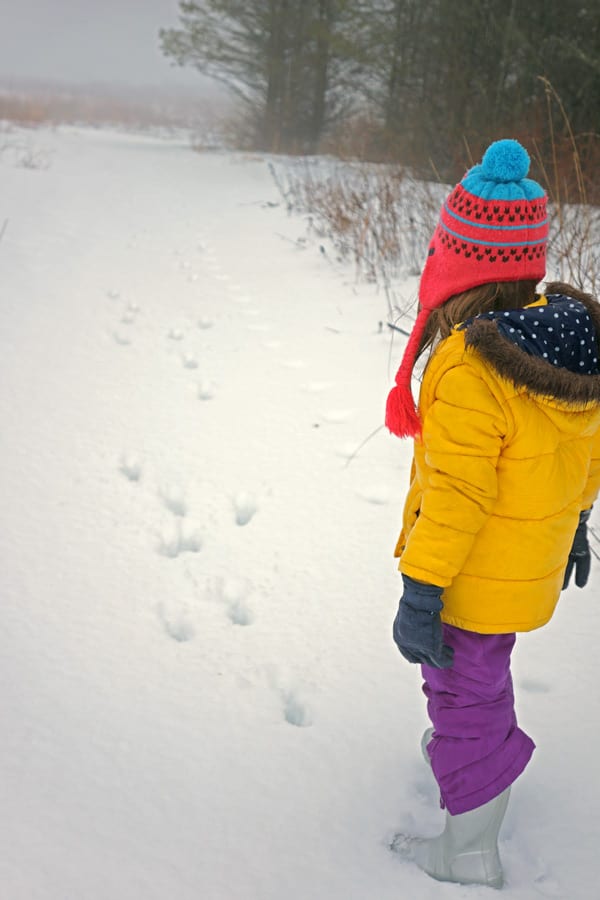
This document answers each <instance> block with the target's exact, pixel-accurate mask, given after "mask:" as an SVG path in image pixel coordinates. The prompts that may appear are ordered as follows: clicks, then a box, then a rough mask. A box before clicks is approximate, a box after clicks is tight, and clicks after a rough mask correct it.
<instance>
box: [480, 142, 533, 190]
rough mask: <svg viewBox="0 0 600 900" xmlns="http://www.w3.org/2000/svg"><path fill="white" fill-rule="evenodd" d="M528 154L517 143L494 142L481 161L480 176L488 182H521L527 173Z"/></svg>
mask: <svg viewBox="0 0 600 900" xmlns="http://www.w3.org/2000/svg"><path fill="white" fill-rule="evenodd" d="M529 163H530V160H529V154H528V152H527V150H526V149H525V148H524V147H522V146H521V144H519V142H518V141H513V140H509V139H507V140H502V141H495V142H494V143H493V144H490V146H489V147H488V148H487V150H486V151H485V153H484V154H483V159H482V160H481V174H482V175H483V176H484V177H485V178H487V179H489V180H490V181H497V182H503V183H508V182H509V181H521V180H522V179H523V178H526V177H527V173H528V172H529Z"/></svg>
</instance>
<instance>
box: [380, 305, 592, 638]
mask: <svg viewBox="0 0 600 900" xmlns="http://www.w3.org/2000/svg"><path fill="white" fill-rule="evenodd" d="M546 303H547V301H546V299H545V298H541V299H540V300H539V305H546ZM536 305H537V304H536ZM585 305H586V306H588V304H585ZM593 306H594V308H593V309H592V308H591V306H590V308H589V310H588V311H589V314H590V316H591V317H592V320H593V322H594V324H595V326H596V333H597V335H600V314H599V313H598V309H600V307H599V306H598V304H596V303H594V304H593ZM528 309H531V307H528ZM518 312H522V311H518ZM565 315H566V313H565ZM521 318H523V316H521ZM588 324H589V320H588ZM550 330H552V329H550ZM571 334H573V332H571ZM533 337H534V338H535V337H536V335H535V334H534V335H533ZM557 349H558V348H557ZM555 362H556V361H555ZM419 410H420V415H421V420H422V423H423V432H422V440H417V441H416V442H415V450H414V461H413V466H412V473H411V483H410V489H409V492H408V496H407V499H406V503H405V508H404V516H403V528H402V532H401V535H400V538H399V540H398V544H397V546H396V556H399V557H400V563H399V568H400V570H401V571H402V572H403V573H405V574H406V575H409V576H410V577H411V578H415V579H417V580H418V581H424V582H428V583H430V584H435V585H439V586H440V587H443V588H444V593H443V596H442V600H443V603H444V610H443V613H442V618H443V620H444V621H445V622H447V623H449V624H451V625H456V626H458V627H460V628H464V629H466V630H468V631H477V632H480V633H484V634H492V633H498V634H500V633H507V632H512V631H530V630H532V629H534V628H538V627H540V626H541V625H544V624H545V623H546V622H547V621H548V620H549V619H550V617H551V616H552V613H553V611H554V608H555V606H556V603H557V600H558V598H559V595H560V591H561V588H562V584H563V576H564V571H565V567H566V563H567V558H568V554H569V550H570V549H571V545H572V540H573V536H574V532H575V529H576V527H577V524H578V519H579V513H580V511H581V510H583V509H587V508H589V507H590V506H591V505H592V503H593V502H594V500H595V498H596V495H597V493H598V489H599V487H600V376H598V375H593V374H591V375H579V374H574V373H573V372H572V371H567V370H566V369H563V368H560V367H557V366H552V365H550V363H549V362H546V361H545V360H542V359H539V358H536V357H534V356H531V355H528V354H527V353H525V352H524V351H523V350H522V349H520V347H518V346H516V345H514V344H512V343H510V342H509V341H507V340H506V338H505V337H502V336H501V335H500V334H499V333H498V328H497V323H496V322H493V321H490V320H487V321H480V320H479V319H475V320H474V321H473V323H472V325H470V326H469V327H468V328H465V329H464V330H456V329H455V331H454V332H453V333H452V334H451V335H450V337H448V338H447V339H446V340H444V341H443V342H442V343H441V344H440V345H439V346H438V347H437V349H436V350H435V352H434V354H433V356H432V358H431V360H430V361H429V363H428V365H427V368H426V370H425V374H424V376H423V382H422V386H421V392H420V400H419Z"/></svg>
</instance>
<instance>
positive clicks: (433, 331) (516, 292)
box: [418, 281, 566, 356]
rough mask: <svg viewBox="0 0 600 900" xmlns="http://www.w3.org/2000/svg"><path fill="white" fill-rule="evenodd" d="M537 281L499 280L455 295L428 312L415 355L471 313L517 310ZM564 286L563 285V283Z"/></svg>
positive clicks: (529, 297)
mask: <svg viewBox="0 0 600 900" xmlns="http://www.w3.org/2000/svg"><path fill="white" fill-rule="evenodd" d="M536 287H537V281H504V282H502V281H499V282H493V283H491V284H481V285H479V286H478V287H474V288H471V289H470V290H468V291H463V293H462V294H455V295H454V296H453V297H450V299H449V300H446V302H445V303H442V305H441V306H438V307H437V308H436V309H433V310H432V311H431V312H430V313H429V318H428V320H427V325H426V326H425V332H424V334H423V338H422V339H421V343H420V345H419V352H418V356H420V355H421V354H422V353H424V352H425V350H427V349H430V348H433V346H434V344H436V343H437V341H438V339H439V340H443V339H444V338H447V337H448V335H449V334H450V333H451V331H452V329H453V328H454V326H455V325H459V324H460V323H461V322H464V321H465V320H466V319H470V318H471V317H472V316H477V315H479V314H480V313H486V312H491V311H492V310H494V311H495V310H504V309H519V308H520V307H523V306H527V304H528V303H533V301H534V300H535V297H536V293H535V289H536ZM564 287H566V285H564Z"/></svg>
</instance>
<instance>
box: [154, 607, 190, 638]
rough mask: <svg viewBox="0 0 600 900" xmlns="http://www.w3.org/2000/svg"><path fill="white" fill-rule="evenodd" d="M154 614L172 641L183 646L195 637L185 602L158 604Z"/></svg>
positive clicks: (188, 609)
mask: <svg viewBox="0 0 600 900" xmlns="http://www.w3.org/2000/svg"><path fill="white" fill-rule="evenodd" d="M156 612H157V615H158V618H159V621H160V622H161V624H162V626H163V628H164V630H165V632H166V633H167V634H168V636H169V637H170V638H173V640H174V641H177V642H178V643H180V644H183V643H186V642H187V641H191V640H192V638H193V637H195V635H196V628H195V625H194V622H193V617H192V612H191V609H190V605H189V604H188V603H187V602H183V603H178V602H175V601H171V602H170V603H168V604H167V603H159V605H158V606H157V608H156Z"/></svg>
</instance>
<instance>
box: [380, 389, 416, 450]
mask: <svg viewBox="0 0 600 900" xmlns="http://www.w3.org/2000/svg"><path fill="white" fill-rule="evenodd" d="M385 424H386V426H387V428H389V430H390V431H391V432H392V434H395V435H397V436H398V437H400V438H405V437H420V435H421V420H420V419H419V415H418V413H417V409H416V407H415V401H414V399H413V395H412V391H411V389H410V386H409V385H406V384H403V385H399V384H397V385H396V386H395V387H393V388H392V389H391V391H390V392H389V394H388V398H387V403H386V407H385Z"/></svg>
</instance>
